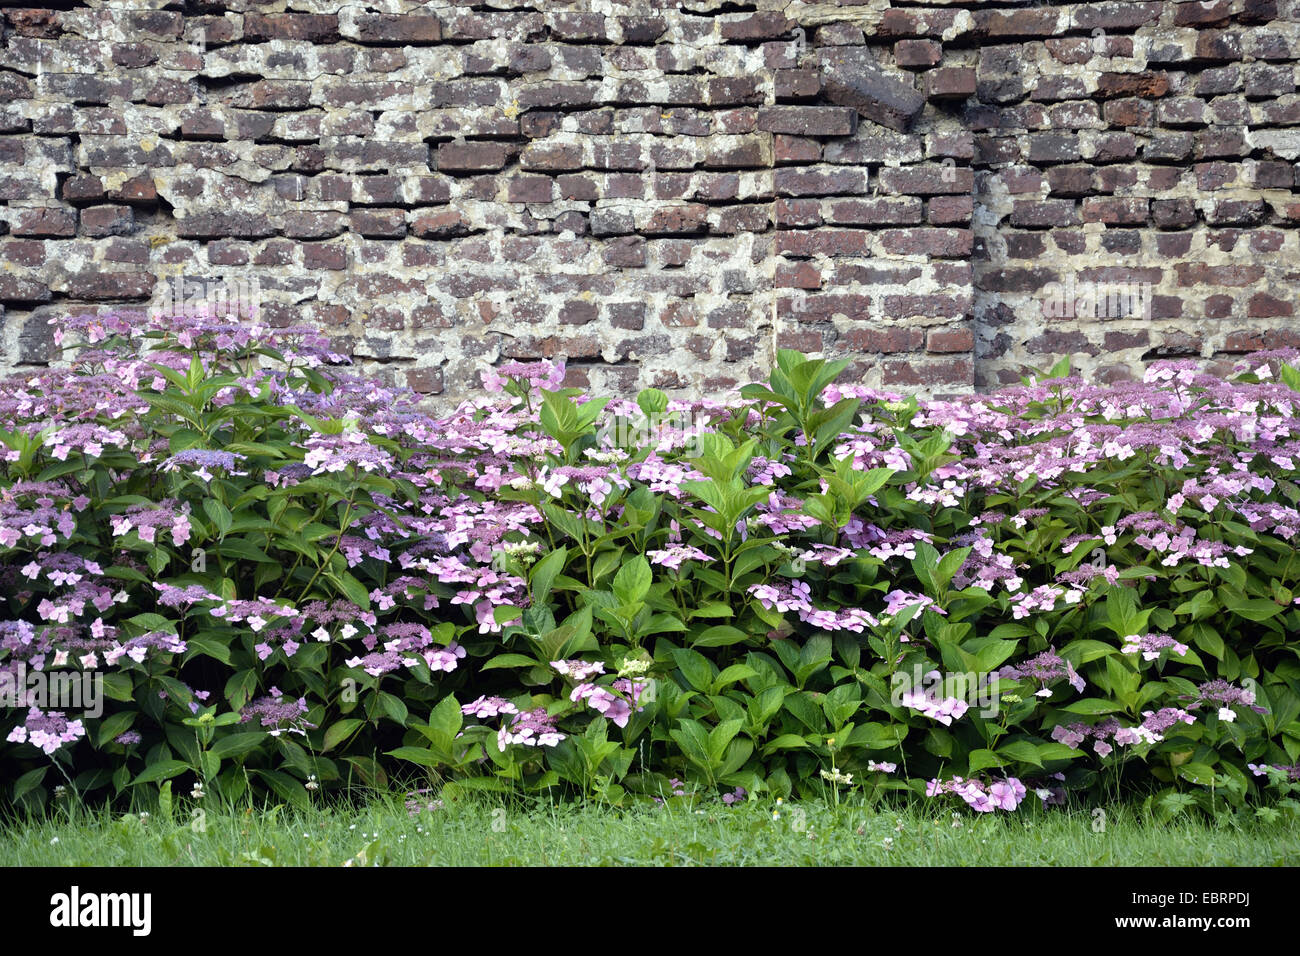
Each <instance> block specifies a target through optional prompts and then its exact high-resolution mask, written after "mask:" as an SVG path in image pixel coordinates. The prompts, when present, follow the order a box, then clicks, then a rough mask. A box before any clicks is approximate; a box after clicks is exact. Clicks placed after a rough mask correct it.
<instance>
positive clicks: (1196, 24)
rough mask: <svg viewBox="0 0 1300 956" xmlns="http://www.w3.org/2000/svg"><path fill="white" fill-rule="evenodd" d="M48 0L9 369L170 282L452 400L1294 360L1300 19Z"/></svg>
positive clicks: (6, 127) (33, 52)
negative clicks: (521, 387)
mask: <svg viewBox="0 0 1300 956" xmlns="http://www.w3.org/2000/svg"><path fill="white" fill-rule="evenodd" d="M53 6H56V7H60V8H61V9H55V10H44V9H42V10H24V9H9V10H6V11H4V13H3V19H2V21H0V23H2V25H3V44H2V47H3V49H2V52H0V201H3V203H4V206H3V209H0V319H2V320H3V334H2V336H0V368H14V367H21V366H23V365H31V364H39V363H44V362H48V361H50V360H51V359H53V358H55V357H56V356H57V353H56V351H55V350H54V348H53V343H52V341H51V338H50V335H49V328H48V324H47V320H48V319H49V318H50V316H52V315H58V314H64V313H67V312H69V311H86V310H93V309H117V310H123V309H135V310H143V309H146V308H148V307H149V304H150V301H151V300H153V301H156V297H157V294H158V287H159V283H160V281H162V280H167V281H171V282H174V281H176V277H182V278H184V279H187V280H189V281H191V282H194V281H204V280H212V281H218V280H223V281H226V282H228V283H231V284H236V283H241V282H242V283H244V285H245V287H247V284H248V283H249V282H251V281H253V280H255V281H256V283H257V287H258V293H259V296H260V300H261V306H262V311H261V314H262V317H263V318H264V319H266V320H267V321H269V322H271V323H273V324H287V323H289V322H292V321H297V320H306V321H309V322H312V323H314V324H317V325H319V326H321V327H323V328H325V329H327V330H328V331H329V332H330V333H331V334H332V335H335V336H337V338H338V341H339V343H340V345H341V346H342V347H344V348H345V349H346V350H347V351H349V352H351V354H352V355H353V356H354V357H355V358H356V359H357V360H358V361H359V362H361V363H363V364H364V365H366V366H367V367H371V368H373V369H375V370H377V371H381V372H382V374H384V375H387V376H389V377H391V378H392V379H394V380H396V381H404V382H406V383H408V384H410V385H411V386H413V387H414V388H416V389H418V390H420V391H422V392H426V393H429V394H430V395H432V396H436V397H437V400H438V401H440V402H447V401H452V400H454V399H456V398H458V397H460V396H462V395H464V394H465V393H466V392H467V391H468V390H469V389H470V388H472V387H473V385H474V383H475V381H476V379H477V374H478V369H480V368H481V367H482V366H483V365H484V364H486V363H491V362H498V361H508V360H511V359H531V358H537V357H564V358H566V359H567V360H568V362H569V367H570V369H571V370H572V374H571V379H572V381H573V382H574V383H576V384H586V383H590V384H591V385H593V386H596V387H599V388H601V389H609V390H614V391H634V390H635V389H637V388H640V387H644V386H646V385H657V386H659V387H661V388H665V389H668V390H670V391H672V392H674V393H676V394H682V395H686V394H701V393H710V392H717V391H719V390H721V389H724V388H726V387H728V386H730V385H732V384H734V383H736V382H743V381H746V380H749V379H751V378H753V377H755V376H760V375H762V374H764V372H765V370H766V369H767V367H768V366H769V363H770V361H771V358H772V355H773V352H774V349H775V348H776V347H777V346H786V347H794V348H799V349H802V350H805V351H809V352H821V353H823V354H826V355H829V356H837V357H838V356H848V357H851V358H852V359H853V364H852V365H851V368H850V372H849V373H848V374H851V375H852V376H853V378H854V380H858V381H864V382H867V383H868V384H873V385H885V386H889V387H897V388H906V389H919V390H923V391H926V392H929V393H932V394H945V393H956V392H962V391H969V390H970V389H972V388H982V387H989V386H995V385H996V384H998V383H999V382H1002V381H1006V380H1008V379H1010V380H1014V379H1015V378H1016V377H1018V376H1019V375H1020V374H1021V373H1022V372H1023V370H1024V369H1025V368H1026V367H1027V366H1037V367H1045V366H1047V365H1050V364H1052V362H1053V361H1054V360H1055V359H1056V358H1057V357H1059V356H1061V355H1065V354H1070V355H1073V356H1074V358H1075V360H1076V363H1077V364H1078V365H1079V366H1081V367H1083V368H1084V369H1086V370H1088V371H1090V372H1094V373H1096V374H1099V375H1101V376H1103V377H1105V378H1109V379H1114V378H1122V377H1125V376H1131V375H1133V374H1135V373H1140V370H1141V367H1142V362H1143V361H1144V360H1149V359H1151V358H1156V357H1166V356H1200V357H1202V358H1204V359H1205V360H1206V361H1207V363H1211V364H1214V363H1218V364H1223V363H1225V362H1228V361H1230V360H1231V358H1232V356H1233V355H1234V354H1235V353H1241V352H1243V351H1247V350H1250V349H1254V348H1261V347H1276V346H1295V345H1300V331H1297V327H1296V325H1295V322H1294V318H1293V310H1294V299H1295V296H1294V295H1293V289H1294V287H1295V284H1296V279H1297V273H1298V272H1300V250H1298V249H1297V243H1298V237H1297V232H1296V227H1297V225H1300V197H1297V195H1296V189H1297V164H1296V160H1297V159H1298V158H1300V97H1298V96H1297V85H1296V80H1297V76H1296V63H1297V59H1300V56H1298V53H1300V0H1273V2H1269V0H1212V2H1205V3H1203V2H1134V3H1127V2H1106V3H1081V4H1060V5H1033V6H1030V5H1024V4H1014V3H1001V2H988V3H975V2H967V3H943V2H932V3H929V4H925V5H919V4H911V3H903V2H894V3H889V2H886V0H866V2H862V3H849V2H841V3H800V2H790V3H777V2H769V0H757V2H751V3H737V2H727V3H719V2H715V0H694V2H689V3H668V2H662V0H650V2H647V0H641V2H637V3H626V4H623V3H617V2H596V0H589V2H586V3H581V4H563V3H548V2H543V0H520V2H504V0H503V2H500V3H493V2H491V0H489V2H487V3H476V4H473V5H470V4H455V3H446V2H439V3H429V4H420V3H412V2H404V0H378V2H370V3H363V2H359V3H350V4H347V5H340V4H328V3H323V2H312V0H277V2H271V3H258V2H254V0H242V2H241V0H236V2H233V3H224V4H218V3H210V2H206V0H188V2H185V3H180V2H173V3H163V2H149V0H130V2H120V3H119V2H110V3H72V2H67V3H62V4H53Z"/></svg>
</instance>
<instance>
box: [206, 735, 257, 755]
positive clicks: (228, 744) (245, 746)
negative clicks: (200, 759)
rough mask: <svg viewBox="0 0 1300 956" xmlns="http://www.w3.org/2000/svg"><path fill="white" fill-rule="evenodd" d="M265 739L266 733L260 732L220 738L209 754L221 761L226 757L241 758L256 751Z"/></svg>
mask: <svg viewBox="0 0 1300 956" xmlns="http://www.w3.org/2000/svg"><path fill="white" fill-rule="evenodd" d="M265 739H266V732H265V731H262V730H250V731H247V732H245V733H238V734H230V735H229V736H227V737H222V738H221V739H220V740H218V741H217V742H216V743H214V744H213V745H212V747H211V748H210V750H211V752H212V753H213V754H215V755H216V756H218V757H221V758H222V759H224V758H226V757H242V756H243V755H244V754H246V753H250V752H252V751H254V750H256V749H257V747H258V745H259V744H260V743H261V742H262V741H263V740H265Z"/></svg>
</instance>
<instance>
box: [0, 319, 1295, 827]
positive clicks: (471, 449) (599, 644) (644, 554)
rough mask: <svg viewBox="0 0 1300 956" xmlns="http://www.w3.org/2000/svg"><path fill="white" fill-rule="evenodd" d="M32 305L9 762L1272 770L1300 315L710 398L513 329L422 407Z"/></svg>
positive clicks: (700, 769) (7, 638)
mask: <svg viewBox="0 0 1300 956" xmlns="http://www.w3.org/2000/svg"><path fill="white" fill-rule="evenodd" d="M59 336H60V341H61V342H62V341H63V337H64V336H68V343H69V344H68V347H69V349H70V351H71V354H72V356H73V361H72V362H71V364H70V366H69V367H66V368H54V369H49V370H45V371H41V372H39V373H36V374H34V375H31V376H28V377H18V378H11V379H10V380H8V381H7V382H6V383H5V384H4V387H3V389H0V424H3V428H2V429H0V456H2V459H3V460H2V461H0V588H2V593H3V595H4V602H3V606H2V607H0V668H2V670H0V682H5V683H4V685H3V687H0V689H4V687H7V688H8V689H9V690H10V691H11V693H10V696H9V698H7V699H6V703H8V704H9V706H8V707H7V708H6V709H5V710H3V711H0V714H2V715H3V717H2V718H0V719H3V721H4V724H3V726H0V735H3V741H4V742H3V743H0V761H3V765H4V775H3V780H4V781H5V786H6V789H7V798H8V799H9V800H12V801H22V802H24V803H27V804H39V803H41V802H43V801H44V800H46V799H47V798H48V792H49V790H50V789H51V788H53V787H54V786H55V785H60V784H61V785H68V784H71V785H72V786H73V787H75V788H76V790H77V791H78V792H80V793H84V794H90V795H93V794H100V795H103V796H104V797H107V798H111V799H127V798H129V797H130V796H131V795H133V794H136V793H140V792H141V789H140V788H144V790H145V791H147V792H154V791H155V790H156V788H157V787H158V786H159V785H160V784H161V785H164V786H165V785H167V783H168V782H173V781H174V782H177V783H179V784H181V785H182V786H191V787H195V788H197V789H195V790H194V792H195V793H206V794H208V795H215V796H216V797H217V798H219V799H227V800H234V799H239V798H241V797H242V796H244V795H245V793H246V791H247V789H248V788H249V787H250V786H251V787H252V788H254V789H255V790H256V791H258V792H259V793H261V792H265V793H270V794H273V795H275V796H276V797H277V798H278V799H282V800H286V801H291V802H301V801H303V800H306V799H308V798H309V796H310V794H311V792H312V791H315V790H319V789H322V788H325V789H331V788H344V787H356V786H380V787H382V786H388V785H389V784H390V780H392V778H394V777H396V778H397V779H398V780H401V781H404V782H411V781H415V780H416V779H417V778H425V779H427V778H430V777H432V778H433V779H434V783H435V784H437V785H449V786H453V787H457V788H478V789H490V790H509V791H524V792H540V791H547V790H558V791H562V792H564V793H571V794H582V795H586V796H589V797H595V798H599V799H603V800H608V801H611V802H614V803H626V802H631V801H635V800H651V799H662V798H663V797H665V796H666V795H669V794H673V793H676V794H684V793H685V792H686V791H685V789H684V788H685V787H687V786H690V787H691V788H693V792H696V793H708V792H711V793H714V794H719V795H723V796H724V799H725V801H726V802H728V803H731V802H734V801H735V800H737V799H741V798H744V797H746V796H754V795H758V794H764V793H767V794H772V795H775V796H783V797H786V796H790V795H799V796H809V795H813V794H825V793H832V794H833V795H834V796H835V797H836V798H838V797H839V796H840V795H841V794H842V793H845V792H847V791H849V790H860V791H862V792H864V793H865V794H866V795H867V796H868V797H870V798H872V799H874V798H877V797H880V796H881V795H884V794H887V793H889V792H890V791H904V792H908V793H913V794H915V795H916V796H917V797H918V798H920V799H931V800H952V801H956V802H957V804H958V805H963V804H964V805H967V806H969V807H971V808H972V809H974V810H975V811H979V812H995V811H1013V810H1015V809H1016V808H1017V807H1018V806H1019V805H1020V804H1021V803H1022V802H1023V801H1024V800H1026V799H1033V800H1038V801H1042V802H1044V803H1048V804H1053V803H1062V802H1064V801H1065V799H1066V798H1067V796H1068V795H1071V794H1074V795H1078V796H1080V797H1081V798H1083V797H1091V796H1096V795H1098V794H1101V793H1103V792H1115V791H1121V792H1131V793H1137V794H1143V795H1147V796H1149V797H1151V798H1152V799H1154V800H1155V801H1157V804H1158V805H1159V806H1163V807H1166V808H1167V807H1181V806H1186V805H1192V804H1202V805H1204V806H1206V807H1207V808H1208V807H1211V806H1212V805H1213V804H1214V802H1215V801H1218V802H1219V803H1225V802H1226V803H1227V804H1229V805H1233V804H1235V805H1243V804H1244V803H1245V802H1247V801H1248V800H1250V799H1252V798H1257V797H1258V796H1259V795H1260V794H1261V793H1262V792H1264V791H1265V789H1266V788H1267V787H1268V786H1270V785H1273V784H1276V785H1277V786H1278V787H1279V788H1281V789H1282V790H1285V789H1286V788H1287V785H1288V780H1292V781H1293V780H1294V779H1295V778H1296V776H1297V764H1298V763H1300V720H1298V719H1297V718H1298V717H1300V662H1298V661H1297V650H1298V649H1300V638H1298V637H1297V634H1298V633H1300V608H1298V607H1297V606H1296V605H1297V596H1296V593H1295V591H1296V589H1297V581H1298V580H1300V561H1297V560H1296V549H1295V540H1296V534H1297V531H1300V511H1297V507H1296V506H1297V501H1300V487H1298V486H1297V484H1296V481H1295V478H1296V461H1297V460H1298V456H1300V419H1298V418H1297V415H1296V408H1297V401H1298V400H1300V395H1298V393H1297V391H1296V389H1297V387H1300V375H1297V373H1296V371H1295V369H1294V367H1293V366H1291V365H1288V364H1287V361H1290V360H1294V358H1295V356H1294V355H1292V354H1289V353H1261V354H1259V355H1257V356H1255V357H1253V358H1252V360H1251V362H1250V363H1249V365H1248V366H1247V367H1245V368H1244V370H1243V371H1242V372H1241V374H1238V375H1236V376H1235V377H1234V378H1233V379H1232V380H1231V381H1224V380H1221V379H1219V378H1215V377H1212V376H1208V375H1205V374H1202V373H1200V372H1198V371H1197V370H1196V368H1195V367H1194V366H1193V365H1191V364H1188V363H1176V362H1175V363H1168V362H1165V363H1155V364H1153V365H1152V366H1151V368H1150V369H1149V371H1148V373H1147V375H1146V379H1145V381H1143V382H1135V383H1126V384H1118V385H1109V386H1099V385H1091V384H1088V383H1086V382H1084V381H1081V380H1080V379H1078V378H1077V377H1072V376H1071V375H1070V374H1069V371H1068V368H1063V367H1058V368H1057V369H1054V370H1053V372H1052V373H1051V374H1049V375H1047V376H1045V377H1040V378H1036V379H1031V380H1028V381H1026V382H1025V383H1023V384H1022V385H1020V386H1016V387H1011V388H1006V389H1003V390H1002V391H1000V392H998V393H996V394H992V395H983V396H972V397H969V398H963V399H961V400H955V401H919V400H917V399H916V398H904V397H903V396H900V395H895V394H890V393H882V392H878V391H873V390H871V389H867V388H863V387H858V386H852V385H843V384H837V383H836V379H837V377H838V376H839V374H840V373H841V372H842V370H843V363H830V362H826V361H822V360H808V359H805V358H804V357H802V356H800V355H798V354H797V353H793V352H782V353H781V354H780V356H779V361H778V363H777V365H778V367H777V368H776V369H775V370H774V371H773V373H772V375H771V378H770V380H769V381H768V382H767V383H766V384H755V385H751V386H748V387H746V388H744V389H743V390H742V391H741V393H740V395H739V396H737V397H735V398H734V399H733V400H730V401H726V402H709V401H690V402H686V401H670V400H669V399H668V397H667V396H666V395H664V394H663V393H661V392H658V391H656V390H653V389H650V390H647V391H645V392H642V393H641V395H640V396H639V397H638V399H637V400H636V401H635V402H632V401H626V400H611V399H607V398H594V397H592V396H590V395H587V394H584V393H583V392H582V391H581V390H578V389H573V388H565V387H563V379H564V370H563V368H561V367H558V366H552V365H549V364H545V363H535V364H531V365H522V364H513V365H507V366H504V367H502V368H500V369H497V370H495V371H492V372H489V373H487V374H485V376H484V385H485V391H484V395H483V396H482V397H481V398H479V399H476V400H474V401H471V402H467V403H465V404H463V405H462V406H461V407H460V408H458V409H457V410H456V411H455V412H454V413H452V414H451V415H449V416H446V417H442V418H438V417H434V416H432V415H430V414H428V413H427V412H425V411H423V410H422V409H421V407H420V406H419V404H418V403H417V401H416V397H415V396H414V395H413V394H411V393H408V392H405V391H402V390H399V389H394V388H391V387H388V386H386V385H384V384H382V383H380V382H376V381H371V380H367V379H365V378H363V377H360V376H358V375H356V374H353V373H352V372H350V371H348V370H347V369H346V368H345V367H344V364H345V362H344V359H343V358H342V357H340V356H338V355H335V354H333V353H331V352H330V350H329V347H328V344H327V340H326V339H325V338H323V337H322V336H320V335H318V334H317V333H315V332H313V331H310V330H304V329H299V328H289V329H266V328H258V327H255V326H240V325H238V324H236V323H228V322H223V321H216V320H211V319H192V318H171V319H168V320H166V321H155V322H152V323H146V324H140V323H139V322H138V321H132V320H128V319H126V318H121V317H114V316H99V317H93V318H90V317H88V318H83V319H80V320H71V321H69V322H68V323H67V325H66V328H65V329H62V330H61V331H60V333H59ZM73 339H75V340H76V344H71V343H72V340H73ZM33 675H35V676H33ZM76 681H81V682H82V685H81V686H89V687H94V688H99V689H100V690H101V691H102V694H101V695H100V698H97V704H98V706H96V707H94V709H93V711H91V710H86V709H85V708H84V706H83V709H82V712H80V713H79V712H76V711H75V710H73V709H70V708H68V707H67V706H65V705H63V704H60V703H59V699H60V698H58V694H57V693H55V691H56V690H57V689H58V688H59V687H60V686H62V688H63V690H64V691H66V690H67V689H68V688H69V687H71V686H73V684H74V683H75V682H76ZM101 698H102V699H101ZM82 703H83V705H84V703H85V702H84V701H83V702H82ZM684 781H689V784H688V783H685V782H684ZM410 785H411V786H418V785H419V784H418V783H415V782H411V783H410ZM425 790H427V787H426V788H424V789H422V790H421V791H420V792H425ZM670 798H671V797H670Z"/></svg>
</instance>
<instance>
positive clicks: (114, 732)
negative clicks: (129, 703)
mask: <svg viewBox="0 0 1300 956" xmlns="http://www.w3.org/2000/svg"><path fill="white" fill-rule="evenodd" d="M133 723H135V711H133V710H123V711H119V712H118V713H116V714H112V715H110V716H108V717H105V718H104V722H103V723H101V724H100V725H99V737H98V740H99V746H101V747H103V746H104V745H105V744H107V743H108V742H109V741H111V740H112V739H113V738H114V737H117V736H119V735H120V734H124V733H126V731H128V730H130V729H131V725H132V724H133Z"/></svg>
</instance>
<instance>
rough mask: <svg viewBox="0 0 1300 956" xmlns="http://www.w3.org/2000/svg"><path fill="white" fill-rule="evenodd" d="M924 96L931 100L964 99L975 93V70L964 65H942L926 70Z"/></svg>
mask: <svg viewBox="0 0 1300 956" xmlns="http://www.w3.org/2000/svg"><path fill="white" fill-rule="evenodd" d="M924 76H925V96H926V98H927V99H931V100H964V99H966V98H967V97H969V96H974V95H975V70H974V69H973V68H972V67H965V66H943V67H939V68H938V69H934V70H928V71H926V73H925V74H924Z"/></svg>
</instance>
